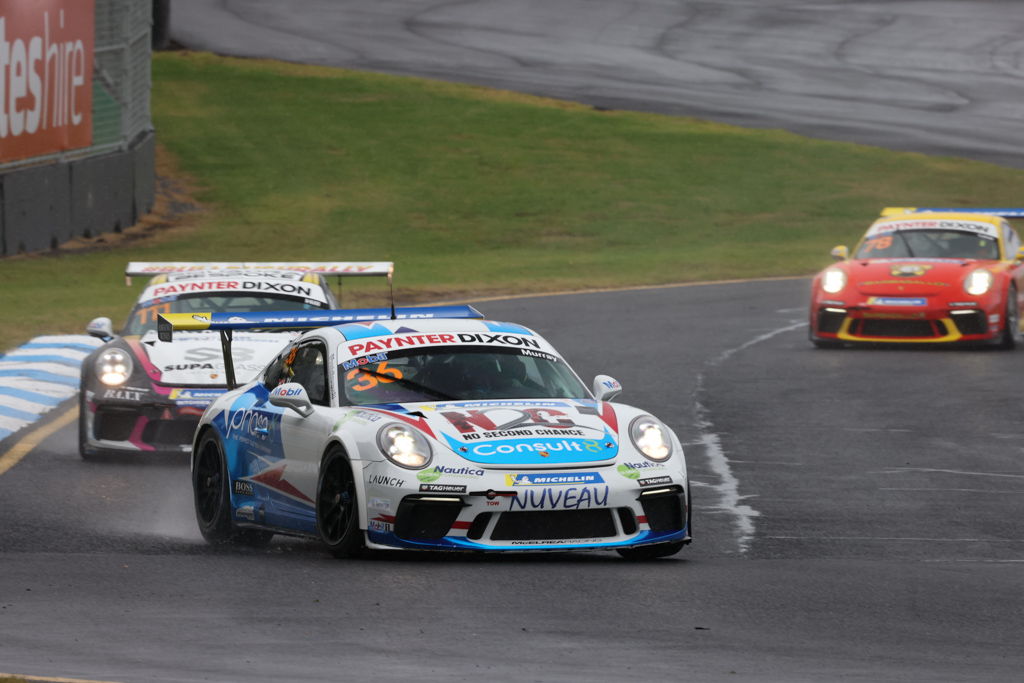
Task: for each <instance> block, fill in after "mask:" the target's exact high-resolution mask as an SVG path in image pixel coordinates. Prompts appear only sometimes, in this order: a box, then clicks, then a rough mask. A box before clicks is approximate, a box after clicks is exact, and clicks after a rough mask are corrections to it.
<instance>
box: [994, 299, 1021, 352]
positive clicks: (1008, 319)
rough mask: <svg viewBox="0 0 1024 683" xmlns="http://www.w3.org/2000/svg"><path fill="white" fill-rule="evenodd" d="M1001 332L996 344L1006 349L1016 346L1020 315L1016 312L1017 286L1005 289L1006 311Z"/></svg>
mask: <svg viewBox="0 0 1024 683" xmlns="http://www.w3.org/2000/svg"><path fill="white" fill-rule="evenodd" d="M1003 321H1004V324H1003V333H1002V334H1001V335H1000V336H999V342H998V344H997V346H998V347H999V348H1001V349H1005V350H1007V351H1009V350H1011V349H1013V348H1014V347H1016V346H1017V335H1018V334H1019V333H1020V316H1019V315H1018V313H1017V288H1016V287H1014V286H1012V285H1011V286H1010V288H1009V289H1008V290H1007V291H1006V311H1005V313H1004V315H1003Z"/></svg>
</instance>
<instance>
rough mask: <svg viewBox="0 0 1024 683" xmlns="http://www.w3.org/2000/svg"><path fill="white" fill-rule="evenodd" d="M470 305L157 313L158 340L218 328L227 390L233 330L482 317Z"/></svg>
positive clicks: (232, 384) (231, 377)
mask: <svg viewBox="0 0 1024 683" xmlns="http://www.w3.org/2000/svg"><path fill="white" fill-rule="evenodd" d="M483 317H484V315H483V313H481V312H480V311H478V310H476V309H475V308H473V307H472V306H465V305H463V306H406V307H400V308H394V307H391V308H352V309H335V310H314V311H261V312H257V313H213V312H211V313H163V314H161V315H158V316H157V321H156V334H157V338H158V339H159V340H160V341H165V342H169V341H172V340H173V336H174V330H218V331H219V332H220V344H221V350H222V352H223V353H224V374H225V375H226V376H227V385H228V390H229V391H230V390H231V389H234V388H235V386H236V382H235V363H234V360H233V357H232V354H231V337H232V332H233V331H234V330H252V329H279V330H302V329H311V328H315V327H328V326H330V325H343V324H345V323H354V322H368V321H371V320H399V319H424V318H483Z"/></svg>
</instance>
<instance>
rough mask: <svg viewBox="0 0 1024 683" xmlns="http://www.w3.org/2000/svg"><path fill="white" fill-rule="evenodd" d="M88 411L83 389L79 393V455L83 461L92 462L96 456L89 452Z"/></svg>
mask: <svg viewBox="0 0 1024 683" xmlns="http://www.w3.org/2000/svg"><path fill="white" fill-rule="evenodd" d="M86 410H88V407H87V406H86V405H85V389H81V390H80V391H79V392H78V455H79V456H81V458H82V460H92V459H93V456H94V455H95V454H94V453H90V452H89V450H88V448H89V447H88V445H87V443H88V439H87V436H86V430H87V427H86V426H85V424H86V423H85V411H86Z"/></svg>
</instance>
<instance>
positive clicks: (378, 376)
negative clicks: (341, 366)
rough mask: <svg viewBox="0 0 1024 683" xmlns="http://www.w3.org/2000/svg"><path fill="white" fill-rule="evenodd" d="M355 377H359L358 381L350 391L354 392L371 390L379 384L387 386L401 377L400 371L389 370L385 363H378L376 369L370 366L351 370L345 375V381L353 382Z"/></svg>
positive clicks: (395, 369)
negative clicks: (382, 383)
mask: <svg viewBox="0 0 1024 683" xmlns="http://www.w3.org/2000/svg"><path fill="white" fill-rule="evenodd" d="M356 375H359V381H358V382H356V383H355V385H353V387H352V389H353V390H354V391H366V390H368V389H373V388H374V387H375V386H377V385H378V384H379V383H380V382H384V383H385V384H387V383H390V382H394V381H395V380H396V379H402V377H403V375H402V371H401V370H399V369H398V368H389V367H388V362H387V361H384V362H383V363H379V364H378V365H377V367H376V368H374V367H373V366H370V365H366V366H363V367H361V368H352V369H351V370H349V371H348V372H346V373H345V379H347V380H353V379H355V378H356Z"/></svg>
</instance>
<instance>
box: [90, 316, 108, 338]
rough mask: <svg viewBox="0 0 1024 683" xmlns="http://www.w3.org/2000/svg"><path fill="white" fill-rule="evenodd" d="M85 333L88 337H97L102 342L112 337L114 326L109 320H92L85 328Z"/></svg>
mask: <svg viewBox="0 0 1024 683" xmlns="http://www.w3.org/2000/svg"><path fill="white" fill-rule="evenodd" d="M85 333H86V334H88V335H89V336H90V337H99V338H100V339H103V340H104V341H105V340H107V339H110V338H111V337H113V336H114V325H113V323H111V322H110V318H94V319H93V320H92V321H91V322H90V323H89V324H88V325H86V326H85Z"/></svg>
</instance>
